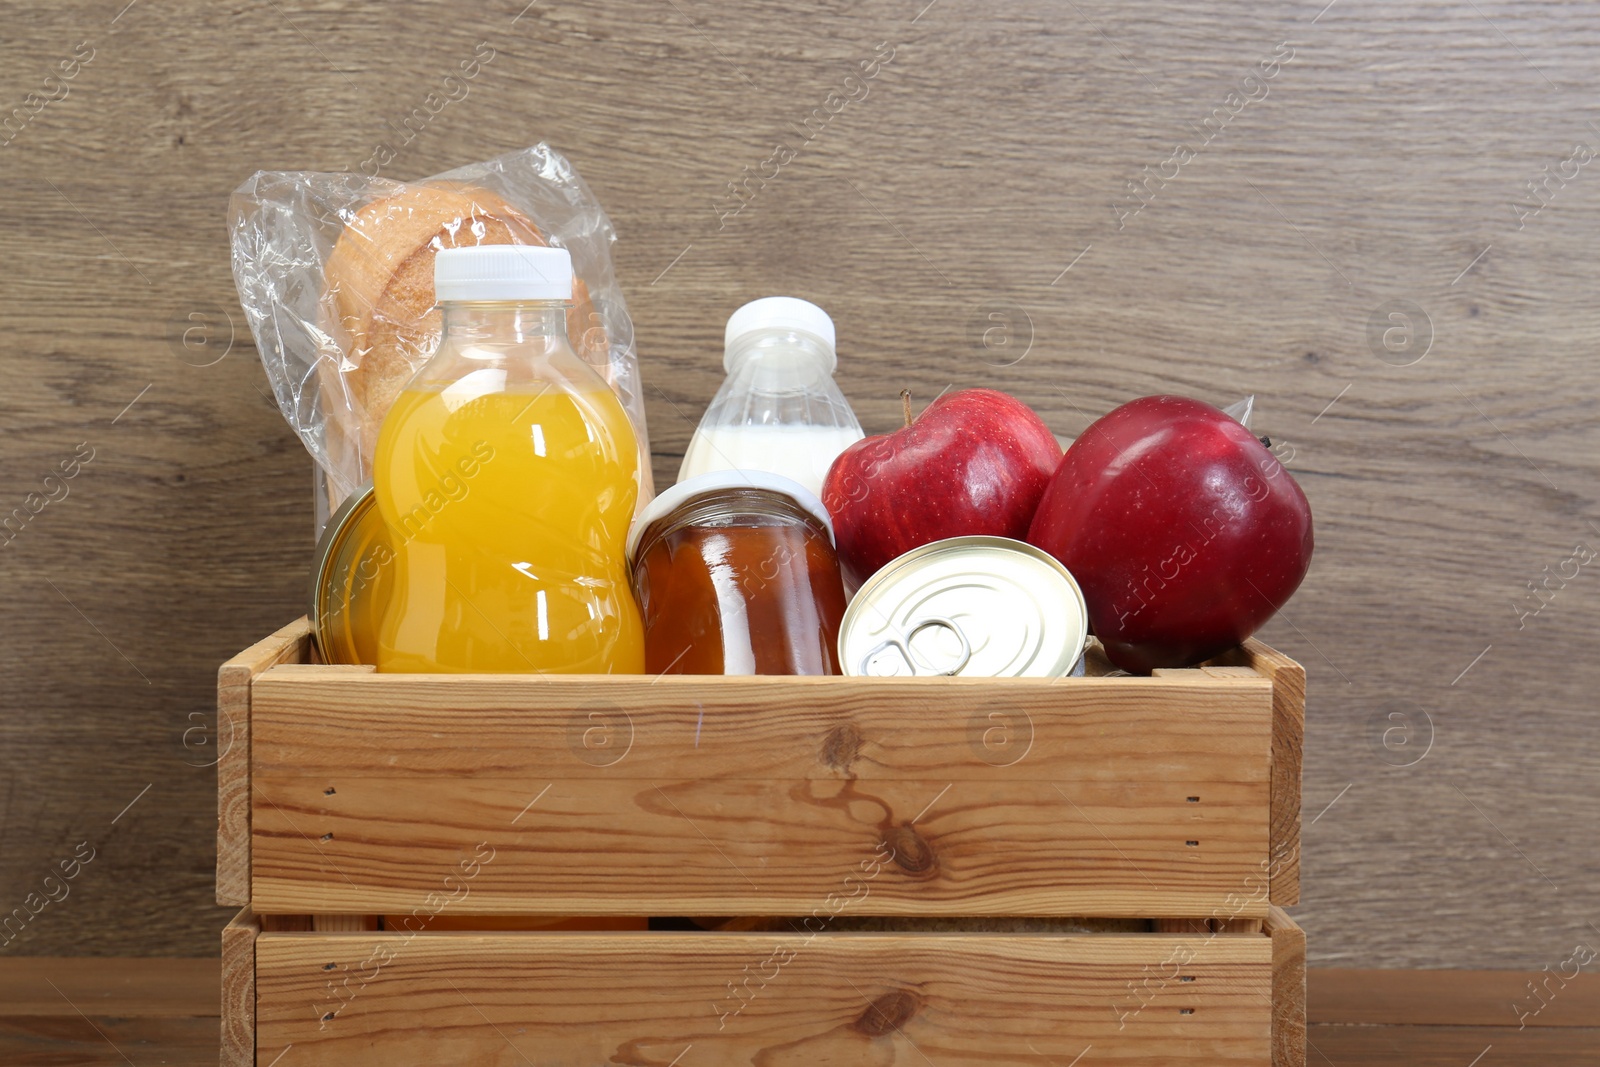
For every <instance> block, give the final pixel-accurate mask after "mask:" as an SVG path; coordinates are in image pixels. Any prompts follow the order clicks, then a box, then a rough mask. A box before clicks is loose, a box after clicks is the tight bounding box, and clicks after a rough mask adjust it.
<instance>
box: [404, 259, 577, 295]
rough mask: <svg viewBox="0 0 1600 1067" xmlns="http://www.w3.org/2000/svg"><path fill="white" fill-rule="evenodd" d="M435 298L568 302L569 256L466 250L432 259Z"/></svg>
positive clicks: (569, 285) (570, 274)
mask: <svg viewBox="0 0 1600 1067" xmlns="http://www.w3.org/2000/svg"><path fill="white" fill-rule="evenodd" d="M433 297H434V299H435V300H436V301H438V302H439V303H441V304H442V303H445V302H446V301H449V300H563V301H565V300H571V299H572V256H571V255H570V254H568V252H567V250H566V249H565V248H541V247H539V246H537V245H468V246H467V247H465V248H443V249H440V250H439V254H438V255H436V256H434V257H433Z"/></svg>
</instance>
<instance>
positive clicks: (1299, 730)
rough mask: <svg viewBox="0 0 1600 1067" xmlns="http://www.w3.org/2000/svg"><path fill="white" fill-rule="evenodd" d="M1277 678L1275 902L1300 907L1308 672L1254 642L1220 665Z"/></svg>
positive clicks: (1274, 710) (1222, 658) (1274, 696)
mask: <svg viewBox="0 0 1600 1067" xmlns="http://www.w3.org/2000/svg"><path fill="white" fill-rule="evenodd" d="M1216 662H1217V663H1219V664H1238V665H1242V666H1246V667H1249V668H1250V669H1251V670H1253V671H1255V672H1256V673H1258V674H1262V675H1265V676H1266V677H1268V678H1270V679H1272V828H1271V835H1272V856H1271V860H1270V863H1271V870H1270V875H1271V895H1272V903H1274V904H1276V905H1278V906H1279V907H1292V906H1293V905H1295V904H1298V903H1300V775H1301V766H1302V763H1303V761H1304V759H1305V732H1306V669H1305V668H1304V667H1302V666H1301V665H1300V664H1298V663H1296V662H1295V661H1294V660H1292V659H1290V658H1289V657H1288V656H1285V655H1284V654H1283V653H1282V652H1279V651H1278V650H1277V649H1275V648H1272V647H1271V646H1269V645H1267V644H1265V643H1263V642H1261V641H1257V640H1256V639H1255V638H1253V637H1252V638H1251V639H1250V640H1248V641H1246V642H1245V643H1244V645H1243V647H1241V648H1238V649H1234V650H1233V651H1230V652H1227V653H1225V654H1224V655H1222V656H1220V657H1218V658H1217V660H1216Z"/></svg>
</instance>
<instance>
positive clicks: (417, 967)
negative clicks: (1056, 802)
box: [222, 908, 1305, 1067]
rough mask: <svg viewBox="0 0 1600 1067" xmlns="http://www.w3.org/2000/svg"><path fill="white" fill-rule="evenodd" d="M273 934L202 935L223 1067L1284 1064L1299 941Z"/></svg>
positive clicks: (1287, 1066)
mask: <svg viewBox="0 0 1600 1067" xmlns="http://www.w3.org/2000/svg"><path fill="white" fill-rule="evenodd" d="M283 925H289V926H300V927H303V926H305V925H309V924H308V923H305V922H304V921H286V920H283V919H276V920H274V919H272V918H256V917H253V916H250V915H249V914H247V913H241V915H240V917H239V918H238V919H236V920H235V921H234V923H233V924H232V925H230V926H229V928H228V930H227V932H226V933H225V935H224V941H223V983H224V1020H223V1060H222V1062H223V1064H224V1065H225V1067H244V1065H249V1064H257V1065H260V1067H271V1065H272V1064H275V1063H277V1062H279V1059H280V1057H282V1058H283V1059H282V1062H283V1063H284V1064H285V1065H287V1064H288V1063H289V1062H291V1060H290V1059H289V1058H288V1057H291V1056H292V1057H293V1059H292V1062H293V1063H295V1064H298V1065H303V1067H335V1065H337V1067H366V1065H373V1067H394V1065H397V1064H442V1063H471V1064H484V1065H491V1064H493V1065H506V1067H510V1065H513V1064H528V1063H537V1064H541V1065H546V1064H548V1065H552V1067H554V1065H563V1067H566V1065H572V1067H577V1065H582V1067H601V1065H615V1064H625V1065H636V1067H668V1065H673V1067H696V1065H708V1064H709V1065H718V1067H720V1065H729V1064H762V1065H767V1067H783V1065H790V1064H793V1065H796V1067H810V1065H815V1064H850V1065H854V1064H872V1065H883V1067H888V1065H898V1064H906V1065H917V1067H921V1065H924V1064H928V1063H936V1064H958V1063H965V1064H983V1065H999V1064H1019V1065H1020V1064H1028V1065H1031V1067H1038V1065H1041V1064H1056V1065H1058V1067H1066V1065H1069V1064H1076V1063H1079V1062H1082V1063H1084V1064H1085V1065H1088V1064H1093V1063H1116V1064H1118V1065H1119V1067H1244V1065H1249V1067H1269V1065H1270V1067H1303V1065H1304V1063H1305V1057H1304V1048H1305V938H1304V935H1303V934H1302V933H1301V932H1300V930H1299V928H1298V927H1296V926H1295V925H1294V924H1293V923H1292V922H1291V921H1289V919H1288V918H1287V917H1286V916H1285V915H1284V914H1283V913H1282V912H1281V911H1279V910H1278V909H1276V908H1273V909H1270V910H1269V912H1268V914H1267V917H1266V919H1265V921H1264V926H1263V928H1262V929H1258V930H1254V931H1248V930H1247V931H1244V932H1240V933H1228V932H1220V933H1206V934H1202V933H1147V934H985V933H973V934H966V933H943V934H941V933H828V932H821V933H817V934H815V935H812V934H809V933H805V932H800V931H797V932H794V933H791V934H781V933H710V932H699V933H687V932H641V933H621V934H609V933H537V932H527V931H511V932H486V933H467V932H453V933H433V932H429V931H423V932H420V933H407V932H402V931H383V932H348V933H326V932H316V931H307V930H303V929H294V930H281V929H278V930H275V929H272V927H273V926H280V927H281V926H283ZM264 927H265V929H264ZM286 1050H288V1051H287V1053H286Z"/></svg>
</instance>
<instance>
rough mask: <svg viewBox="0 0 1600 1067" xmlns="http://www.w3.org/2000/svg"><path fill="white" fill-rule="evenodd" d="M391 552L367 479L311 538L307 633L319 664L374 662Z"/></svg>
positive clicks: (385, 601) (392, 555)
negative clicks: (319, 657)
mask: <svg viewBox="0 0 1600 1067" xmlns="http://www.w3.org/2000/svg"><path fill="white" fill-rule="evenodd" d="M393 560H394V552H393V550H392V549H391V548H390V546H389V531H388V528H387V527H386V526H384V524H383V517H382V516H381V515H380V514H379V513H378V503H377V497H376V496H374V495H373V492H372V484H371V483H370V482H369V483H367V484H365V485H363V486H361V487H360V488H359V489H357V490H356V491H355V492H354V493H352V494H350V496H349V497H348V498H346V500H345V501H344V503H342V504H341V505H339V509H338V510H337V511H335V512H334V513H333V515H332V517H330V518H329V519H328V525H327V526H325V527H324V528H323V531H322V537H321V538H320V539H319V540H318V541H317V555H316V561H315V564H314V566H313V567H312V571H311V611H310V619H311V635H312V637H313V639H314V640H315V641H316V643H317V650H318V651H319V652H320V653H321V654H322V660H323V662H324V663H345V664H357V663H368V664H376V663H377V645H378V624H379V623H380V622H381V621H382V619H383V611H384V607H385V605H386V604H387V602H388V597H389V593H390V590H391V588H392V583H391V574H390V565H391V563H392V562H393Z"/></svg>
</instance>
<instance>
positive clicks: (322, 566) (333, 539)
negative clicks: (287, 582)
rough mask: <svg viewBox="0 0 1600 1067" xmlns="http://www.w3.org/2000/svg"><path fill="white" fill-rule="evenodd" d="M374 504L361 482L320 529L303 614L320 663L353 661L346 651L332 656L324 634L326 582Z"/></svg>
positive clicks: (328, 638)
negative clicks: (307, 610) (342, 552)
mask: <svg viewBox="0 0 1600 1067" xmlns="http://www.w3.org/2000/svg"><path fill="white" fill-rule="evenodd" d="M377 503H378V498H377V496H376V495H375V494H374V493H373V489H372V483H371V482H363V483H362V484H361V485H360V486H358V487H357V488H356V490H355V492H353V493H351V494H350V495H349V496H347V497H345V499H344V501H343V503H341V504H340V505H339V507H338V508H337V510H335V511H334V513H333V514H332V515H331V516H329V517H328V524H327V525H326V526H324V527H323V528H322V536H321V537H319V538H318V539H317V549H316V555H315V558H314V560H313V563H312V567H311V597H310V599H311V610H310V611H309V612H308V613H307V614H308V618H309V619H310V622H311V639H312V640H313V641H315V642H316V645H317V651H318V652H319V653H321V656H322V661H323V662H324V663H355V662H356V660H355V658H354V656H353V655H352V654H349V652H350V650H348V649H346V650H343V651H344V652H345V653H346V654H344V655H338V656H336V655H335V654H334V653H335V652H338V651H340V650H339V649H337V648H335V647H334V646H335V644H336V642H335V640H334V635H333V634H331V633H328V632H325V629H326V627H327V625H328V620H329V612H328V608H329V594H330V590H329V588H328V583H329V581H330V580H331V578H332V575H331V574H330V573H329V568H330V567H332V565H333V561H334V560H335V559H337V558H338V556H339V553H340V551H341V550H342V549H343V548H344V545H345V542H346V541H348V540H349V539H350V536H351V534H352V533H354V532H355V531H356V530H357V529H359V528H360V525H361V522H362V520H363V519H365V518H366V517H367V513H368V512H370V511H371V510H372V509H373V508H375V507H376V506H377Z"/></svg>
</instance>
